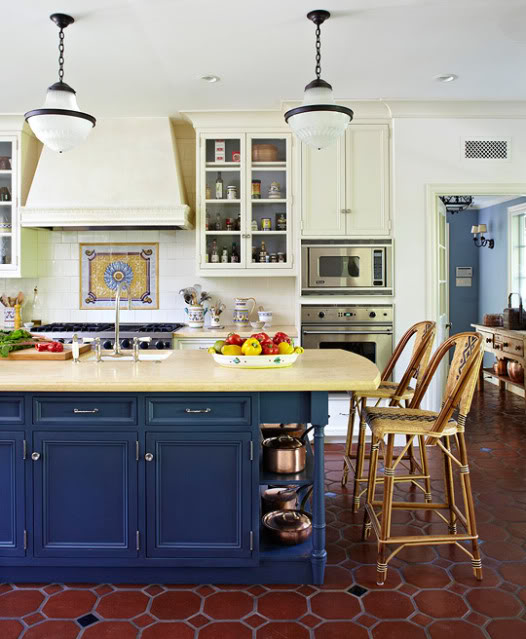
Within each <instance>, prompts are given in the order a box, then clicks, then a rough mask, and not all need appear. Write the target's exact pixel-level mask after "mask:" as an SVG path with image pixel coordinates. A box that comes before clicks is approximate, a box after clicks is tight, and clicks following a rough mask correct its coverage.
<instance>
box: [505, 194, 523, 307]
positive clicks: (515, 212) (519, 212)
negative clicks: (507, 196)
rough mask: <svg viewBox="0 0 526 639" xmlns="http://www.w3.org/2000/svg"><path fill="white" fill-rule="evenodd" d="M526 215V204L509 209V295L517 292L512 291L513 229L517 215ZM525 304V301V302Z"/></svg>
mask: <svg viewBox="0 0 526 639" xmlns="http://www.w3.org/2000/svg"><path fill="white" fill-rule="evenodd" d="M524 213H526V202H523V203H522V204H516V205H515V206H510V207H509V208H508V295H509V294H510V293H513V292H516V291H513V290H512V285H513V284H512V276H511V271H512V229H513V224H512V221H513V218H514V217H516V216H517V215H523V214H524ZM523 302H524V300H523Z"/></svg>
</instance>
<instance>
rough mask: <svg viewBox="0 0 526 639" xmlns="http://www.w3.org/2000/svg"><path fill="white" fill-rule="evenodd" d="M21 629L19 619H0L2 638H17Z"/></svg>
mask: <svg viewBox="0 0 526 639" xmlns="http://www.w3.org/2000/svg"><path fill="white" fill-rule="evenodd" d="M22 630H23V626H22V624H21V623H20V622H19V621H15V620H14V619H3V620H2V619H0V637H2V639H18V637H20V635H21V633H22Z"/></svg>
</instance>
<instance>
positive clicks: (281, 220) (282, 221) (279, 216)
mask: <svg viewBox="0 0 526 639" xmlns="http://www.w3.org/2000/svg"><path fill="white" fill-rule="evenodd" d="M286 230H287V216H286V215H285V213H276V231H286Z"/></svg>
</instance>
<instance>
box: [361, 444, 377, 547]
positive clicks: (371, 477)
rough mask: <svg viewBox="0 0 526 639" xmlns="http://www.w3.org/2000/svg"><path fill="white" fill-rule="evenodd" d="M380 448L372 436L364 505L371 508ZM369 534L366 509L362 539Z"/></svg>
mask: <svg viewBox="0 0 526 639" xmlns="http://www.w3.org/2000/svg"><path fill="white" fill-rule="evenodd" d="M379 448H380V442H379V440H378V439H377V438H376V437H375V436H374V435H373V436H372V440H371V458H370V460H369V474H368V479H367V493H366V496H365V503H366V505H369V506H370V507H371V508H372V503H373V501H374V493H375V490H376V474H377V472H378V449H379ZM370 534H371V521H370V517H369V513H368V511H367V508H364V512H363V529H362V539H364V540H365V539H367V538H368V537H369V535H370Z"/></svg>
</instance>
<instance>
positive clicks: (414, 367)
mask: <svg viewBox="0 0 526 639" xmlns="http://www.w3.org/2000/svg"><path fill="white" fill-rule="evenodd" d="M413 335H415V342H414V344H413V352H412V354H411V359H410V360H409V364H408V365H407V368H406V369H405V372H404V374H403V376H402V379H401V380H400V383H399V384H398V387H397V389H396V392H395V395H394V397H393V400H392V401H391V404H392V405H394V404H396V403H397V401H398V398H400V397H402V396H403V394H404V393H405V391H406V390H407V388H408V386H409V384H410V382H411V379H412V378H415V379H416V380H417V382H418V380H420V379H421V378H422V376H423V373H424V371H425V370H426V368H427V364H428V362H429V358H430V356H431V350H432V348H433V342H434V341H435V335H436V322H431V321H429V320H425V321H423V322H417V323H416V324H413V326H411V327H410V328H409V329H408V330H407V331H406V332H405V334H404V335H403V336H402V339H401V340H400V341H399V342H398V344H397V345H396V348H395V350H394V353H393V354H392V356H391V358H390V360H389V362H388V363H387V366H386V367H385V369H384V371H383V373H382V381H386V380H387V379H389V377H390V375H391V373H392V371H393V368H394V366H395V364H396V363H397V361H398V360H399V359H400V356H401V354H402V353H403V351H404V349H405V347H406V346H407V343H408V342H409V340H410V339H411V338H412V337H413Z"/></svg>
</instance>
